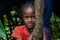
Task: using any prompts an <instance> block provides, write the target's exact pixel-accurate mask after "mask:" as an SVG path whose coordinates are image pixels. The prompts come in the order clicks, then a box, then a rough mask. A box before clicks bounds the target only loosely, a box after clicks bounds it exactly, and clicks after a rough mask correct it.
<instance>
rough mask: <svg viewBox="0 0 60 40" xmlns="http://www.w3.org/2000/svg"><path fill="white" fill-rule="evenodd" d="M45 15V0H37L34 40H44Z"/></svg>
mask: <svg viewBox="0 0 60 40" xmlns="http://www.w3.org/2000/svg"><path fill="white" fill-rule="evenodd" d="M43 13H44V0H35V17H36V22H35V28H34V31H33V35H34V36H33V40H43Z"/></svg>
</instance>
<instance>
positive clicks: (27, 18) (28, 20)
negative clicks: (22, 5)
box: [16, 8, 46, 40]
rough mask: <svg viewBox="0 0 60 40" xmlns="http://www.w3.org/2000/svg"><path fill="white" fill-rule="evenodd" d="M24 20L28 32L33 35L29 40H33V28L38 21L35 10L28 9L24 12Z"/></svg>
mask: <svg viewBox="0 0 60 40" xmlns="http://www.w3.org/2000/svg"><path fill="white" fill-rule="evenodd" d="M23 20H24V23H25V25H26V28H27V30H28V31H29V32H30V33H31V35H30V37H29V40H32V37H33V33H32V31H33V28H34V26H35V21H36V18H35V12H34V8H27V9H25V10H23ZM16 40H22V39H21V38H20V39H16ZM43 40H46V35H45V29H44V28H43Z"/></svg>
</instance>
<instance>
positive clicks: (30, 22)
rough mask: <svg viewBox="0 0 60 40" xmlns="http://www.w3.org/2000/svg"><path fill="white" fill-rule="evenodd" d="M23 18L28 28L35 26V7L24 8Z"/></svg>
mask: <svg viewBox="0 0 60 40" xmlns="http://www.w3.org/2000/svg"><path fill="white" fill-rule="evenodd" d="M23 20H24V22H25V25H26V26H27V27H28V28H33V27H34V26H35V12H34V9H33V8H26V9H25V10H23Z"/></svg>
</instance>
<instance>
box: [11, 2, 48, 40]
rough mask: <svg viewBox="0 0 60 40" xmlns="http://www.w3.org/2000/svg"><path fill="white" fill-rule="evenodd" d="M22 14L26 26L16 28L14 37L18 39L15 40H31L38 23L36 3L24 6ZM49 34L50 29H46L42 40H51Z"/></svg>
mask: <svg viewBox="0 0 60 40" xmlns="http://www.w3.org/2000/svg"><path fill="white" fill-rule="evenodd" d="M22 14H23V20H24V23H25V25H22V26H16V27H15V29H14V31H13V33H12V37H14V38H16V39H15V40H29V36H30V35H31V33H32V31H33V29H34V27H35V21H36V18H35V11H34V3H33V2H28V3H26V4H24V6H23V7H22ZM48 33H49V32H48V29H47V28H45V27H44V28H43V39H42V40H49V39H47V37H48V36H47V35H48Z"/></svg>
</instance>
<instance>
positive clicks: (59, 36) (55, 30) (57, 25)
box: [49, 13, 60, 40]
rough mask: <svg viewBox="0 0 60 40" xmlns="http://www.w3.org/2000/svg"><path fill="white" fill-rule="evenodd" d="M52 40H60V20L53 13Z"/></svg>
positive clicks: (51, 23) (51, 22) (51, 20)
mask: <svg viewBox="0 0 60 40" xmlns="http://www.w3.org/2000/svg"><path fill="white" fill-rule="evenodd" d="M49 26H50V29H51V40H60V18H59V17H58V16H56V15H55V14H54V13H52V16H51V18H50V25H49Z"/></svg>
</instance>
